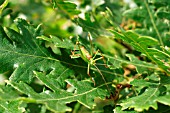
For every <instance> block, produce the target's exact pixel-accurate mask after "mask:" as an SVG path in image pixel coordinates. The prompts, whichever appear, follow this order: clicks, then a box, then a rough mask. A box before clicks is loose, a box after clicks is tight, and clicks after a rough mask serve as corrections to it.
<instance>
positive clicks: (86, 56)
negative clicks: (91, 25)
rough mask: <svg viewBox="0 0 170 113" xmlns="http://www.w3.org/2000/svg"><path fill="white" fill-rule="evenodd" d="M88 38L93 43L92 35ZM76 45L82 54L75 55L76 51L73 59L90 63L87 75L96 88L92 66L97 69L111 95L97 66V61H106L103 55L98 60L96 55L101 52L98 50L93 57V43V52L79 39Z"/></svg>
mask: <svg viewBox="0 0 170 113" xmlns="http://www.w3.org/2000/svg"><path fill="white" fill-rule="evenodd" d="M88 38H89V41H90V42H91V35H90V34H89V35H88ZM76 45H77V46H78V50H79V51H80V54H75V53H74V51H73V52H72V55H70V56H71V58H79V57H81V58H82V59H83V60H84V61H85V62H87V63H88V66H87V75H88V76H89V77H90V78H91V80H92V82H93V83H94V86H95V84H96V83H95V81H94V78H93V77H91V76H90V66H94V67H95V68H96V70H97V71H98V73H99V74H100V75H101V77H102V79H103V81H104V83H105V85H106V87H107V90H108V92H109V93H111V91H110V89H109V87H108V85H107V82H106V80H105V78H104V76H103V74H102V72H101V71H100V69H99V68H98V67H97V66H96V61H97V60H101V59H104V56H102V54H101V57H99V58H96V55H97V54H98V53H99V50H97V51H96V52H95V54H94V55H93V52H92V43H90V45H91V52H89V51H88V50H87V49H86V48H85V47H84V46H83V45H81V44H80V42H79V39H77V42H76Z"/></svg>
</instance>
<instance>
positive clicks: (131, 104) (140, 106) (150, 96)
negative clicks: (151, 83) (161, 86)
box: [120, 88, 160, 112]
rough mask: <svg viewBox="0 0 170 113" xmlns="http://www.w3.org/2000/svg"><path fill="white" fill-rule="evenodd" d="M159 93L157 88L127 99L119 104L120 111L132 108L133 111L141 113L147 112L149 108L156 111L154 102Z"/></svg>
mask: <svg viewBox="0 0 170 113" xmlns="http://www.w3.org/2000/svg"><path fill="white" fill-rule="evenodd" d="M159 93H160V92H159V90H158V88H148V89H146V90H145V92H144V93H143V94H141V95H139V96H136V97H133V98H129V99H127V100H125V101H123V102H122V103H120V105H121V106H122V110H125V109H127V108H134V110H135V111H138V112H141V111H143V110H148V109H149V108H150V107H152V108H153V109H155V110H156V109H157V108H158V106H157V103H156V100H157V96H158V95H159Z"/></svg>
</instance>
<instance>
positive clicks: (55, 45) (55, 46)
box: [37, 36, 74, 54]
mask: <svg viewBox="0 0 170 113" xmlns="http://www.w3.org/2000/svg"><path fill="white" fill-rule="evenodd" d="M37 38H38V39H42V40H45V41H46V47H50V48H51V49H52V50H53V52H54V53H55V54H61V51H60V48H65V49H70V50H73V48H74V44H73V43H72V42H71V40H70V39H67V38H65V39H60V38H58V37H56V36H50V38H48V37H46V36H39V37H37Z"/></svg>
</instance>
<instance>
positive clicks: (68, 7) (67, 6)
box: [52, 0, 80, 18]
mask: <svg viewBox="0 0 170 113" xmlns="http://www.w3.org/2000/svg"><path fill="white" fill-rule="evenodd" d="M52 2H53V6H54V7H55V8H56V7H58V8H59V9H60V10H61V11H63V13H65V14H66V15H67V16H69V17H70V18H74V17H75V16H76V15H78V14H80V11H79V10H77V9H76V7H77V5H76V4H74V3H71V2H68V1H62V0H52Z"/></svg>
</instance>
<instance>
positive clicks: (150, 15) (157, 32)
mask: <svg viewBox="0 0 170 113" xmlns="http://www.w3.org/2000/svg"><path fill="white" fill-rule="evenodd" d="M144 3H145V6H146V9H147V11H148V13H149V17H150V19H151V22H152V25H153V27H154V29H155V31H156V34H157V36H158V38H159V42H160V45H161V46H163V48H162V49H163V51H164V43H163V41H162V38H161V35H160V33H159V31H158V29H157V27H156V25H155V21H154V19H153V16H152V14H151V11H150V9H149V6H148V4H147V2H146V0H144Z"/></svg>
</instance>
